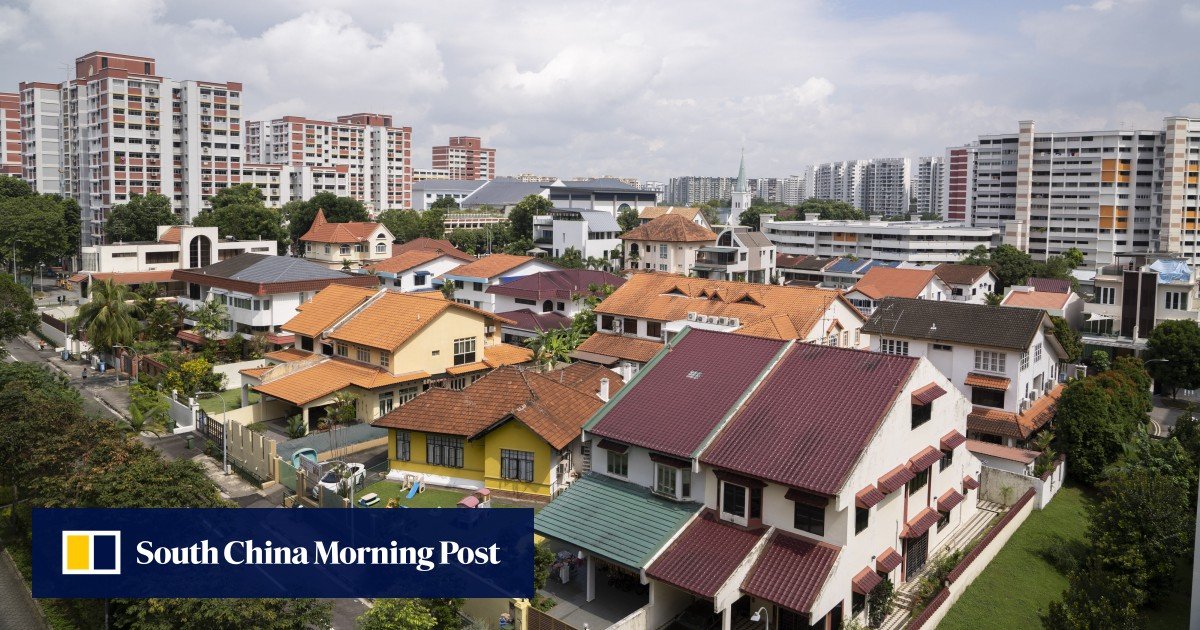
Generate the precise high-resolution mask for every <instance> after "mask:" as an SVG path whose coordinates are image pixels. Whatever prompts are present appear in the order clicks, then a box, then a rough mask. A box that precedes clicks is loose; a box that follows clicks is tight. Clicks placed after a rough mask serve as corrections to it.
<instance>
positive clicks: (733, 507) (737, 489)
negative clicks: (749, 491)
mask: <svg viewBox="0 0 1200 630" xmlns="http://www.w3.org/2000/svg"><path fill="white" fill-rule="evenodd" d="M722 486H723V488H724V491H723V492H722V495H723V496H722V497H721V511H722V512H724V513H726V514H731V515H733V516H740V517H742V518H745V517H746V488H743V487H742V486H739V485H737V484H732V483H728V482H725V483H722Z"/></svg>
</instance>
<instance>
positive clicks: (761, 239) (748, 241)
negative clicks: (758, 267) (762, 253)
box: [737, 231, 775, 247]
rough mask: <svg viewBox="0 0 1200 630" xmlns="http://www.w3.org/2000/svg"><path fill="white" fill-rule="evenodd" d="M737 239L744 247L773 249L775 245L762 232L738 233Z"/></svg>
mask: <svg viewBox="0 0 1200 630" xmlns="http://www.w3.org/2000/svg"><path fill="white" fill-rule="evenodd" d="M737 237H738V239H740V240H741V241H742V244H743V245H745V246H746V247H775V243H772V242H771V239H769V238H767V235H766V234H763V233H762V232H750V231H747V232H738V233H737Z"/></svg>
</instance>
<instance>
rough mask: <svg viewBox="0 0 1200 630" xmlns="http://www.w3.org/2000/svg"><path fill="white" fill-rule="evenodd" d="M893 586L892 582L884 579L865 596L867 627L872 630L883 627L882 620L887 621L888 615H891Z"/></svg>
mask: <svg viewBox="0 0 1200 630" xmlns="http://www.w3.org/2000/svg"><path fill="white" fill-rule="evenodd" d="M894 589H895V586H893V585H892V581H891V580H889V579H887V578H884V579H883V581H882V582H880V583H879V584H876V585H875V588H873V589H871V592H870V593H869V594H868V595H867V625H868V626H870V627H872V628H878V627H879V626H881V625H883V620H884V619H887V617H888V615H890V614H892V602H893V600H894V599H895V597H894V594H893V591H894Z"/></svg>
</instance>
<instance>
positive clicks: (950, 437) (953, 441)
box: [940, 429, 967, 451]
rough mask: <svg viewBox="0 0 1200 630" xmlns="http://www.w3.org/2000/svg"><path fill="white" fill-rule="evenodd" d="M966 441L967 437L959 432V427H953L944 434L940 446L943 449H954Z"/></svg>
mask: <svg viewBox="0 0 1200 630" xmlns="http://www.w3.org/2000/svg"><path fill="white" fill-rule="evenodd" d="M966 441H967V438H966V437H965V436H963V434H961V433H959V432H958V430H957V429H952V430H951V431H950V432H949V433H947V434H946V435H943V436H942V441H941V443H940V446H941V447H942V450H943V451H953V450H954V449H956V448H958V447H959V446H962V443H963V442H966Z"/></svg>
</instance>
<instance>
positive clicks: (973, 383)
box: [963, 372, 1011, 391]
mask: <svg viewBox="0 0 1200 630" xmlns="http://www.w3.org/2000/svg"><path fill="white" fill-rule="evenodd" d="M1010 382H1011V381H1009V380H1008V379H1006V378H1004V377H1003V376H991V375H990V374H979V373H976V372H971V373H970V374H967V378H966V379H965V380H964V381H963V385H966V386H967V387H985V388H987V389H995V390H999V391H1004V390H1006V389H1008V384H1009V383H1010Z"/></svg>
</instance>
